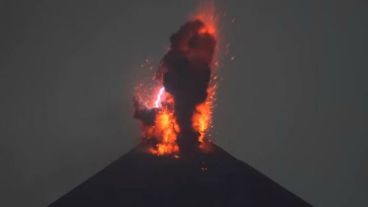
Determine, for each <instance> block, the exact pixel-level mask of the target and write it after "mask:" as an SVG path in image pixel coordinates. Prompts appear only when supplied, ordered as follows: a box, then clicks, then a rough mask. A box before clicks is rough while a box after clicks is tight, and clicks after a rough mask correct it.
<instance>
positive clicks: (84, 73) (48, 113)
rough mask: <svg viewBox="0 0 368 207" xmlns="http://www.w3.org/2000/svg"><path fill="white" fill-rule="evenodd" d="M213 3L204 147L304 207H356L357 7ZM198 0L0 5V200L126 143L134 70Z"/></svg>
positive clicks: (367, 137)
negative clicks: (227, 48)
mask: <svg viewBox="0 0 368 207" xmlns="http://www.w3.org/2000/svg"><path fill="white" fill-rule="evenodd" d="M217 2H218V5H219V6H218V8H219V9H220V11H226V13H227V16H226V17H223V18H222V22H221V24H222V31H221V32H222V34H223V38H222V39H221V40H222V41H223V43H231V55H232V56H234V57H235V60H234V61H226V62H225V63H224V66H223V67H222V68H221V69H220V77H221V81H220V82H219V91H218V101H217V106H216V109H215V118H214V123H215V129H214V131H213V139H214V140H215V142H216V143H217V144H218V145H220V146H221V147H223V148H224V149H225V150H227V151H228V152H229V153H231V154H232V155H234V156H235V157H237V158H239V159H240V160H242V161H245V162H247V163H248V164H250V165H252V166H253V167H255V168H256V169H258V170H259V171H261V172H262V173H264V174H265V175H267V176H269V177H270V178H272V179H273V180H275V181H276V182H278V183H280V184H281V185H282V186H284V187H285V188H286V189H288V190H290V191H291V192H293V193H295V194H296V195H298V196H300V197H302V198H303V199H305V200H306V201H307V202H309V203H311V204H312V205H315V206H328V207H329V206H331V207H361V206H368V197H367V196H366V195H367V193H368V187H367V186H368V177H367V175H368V71H367V70H368V61H367V56H368V39H367V37H368V21H367V20H368V12H367V7H368V4H367V3H366V1H364V0H362V1H327V0H326V1H313V2H312V1H308V0H301V1H295V0H281V1H280V0H277V1H266V0H245V1H243V0H237V1H235V0H233V1H225V0H223V1H217ZM197 3H198V1H194V0H185V1H184V0H181V1H179V0H156V1H148V0H145V1H143V0H142V1H129V2H128V1H123V0H119V1H118V0H105V1H94V0H93V1H92V0H89V1H78V0H77V1H75V0H73V1H69V0H67V1H26V0H23V1H6V0H3V1H1V2H0V25H1V30H0V31H1V32H0V92H1V93H0V94H1V99H0V117H1V118H0V166H1V168H0V169H1V170H0V206H7V207H13V206H31V207H32V206H35V207H38V206H46V205H48V204H49V203H51V202H52V201H54V200H56V199H57V198H59V197H60V196H62V195H63V194H65V193H66V192H68V191H69V190H71V189H72V188H73V187H75V186H76V185H78V184H79V183H81V182H82V181H84V180H86V179H87V178H89V177H90V176H92V175H93V174H95V173H96V172H98V171H99V170H101V169H103V168H104V167H105V166H106V165H108V164H109V163H111V162H112V161H113V160H115V159H117V158H118V157H119V156H121V155H123V154H124V153H126V152H127V151H128V150H129V149H131V148H132V147H134V146H135V145H136V144H137V143H138V142H139V124H138V122H137V121H136V120H134V119H133V103H132V96H133V92H134V86H135V85H136V84H137V83H138V81H139V80H141V79H144V78H149V77H150V76H151V75H152V74H153V71H149V70H147V68H140V64H142V63H143V62H144V60H145V59H146V58H149V60H150V61H152V62H153V63H155V64H158V62H159V60H160V59H161V57H162V56H163V55H164V53H165V51H166V50H167V47H168V45H169V37H170V35H171V34H172V33H173V32H175V31H176V30H177V29H178V28H179V26H180V25H181V24H183V23H184V22H185V21H186V20H187V18H188V16H189V15H190V14H191V12H194V11H195V8H196V6H197V5H198V4H197ZM233 18H236V19H235V22H234V23H232V21H231V20H232V19H233Z"/></svg>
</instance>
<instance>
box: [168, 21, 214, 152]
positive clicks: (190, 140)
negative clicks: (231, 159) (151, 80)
mask: <svg viewBox="0 0 368 207" xmlns="http://www.w3.org/2000/svg"><path fill="white" fill-rule="evenodd" d="M206 31H207V30H206V25H205V24H204V23H203V22H202V21H200V20H194V21H189V22H187V23H186V24H184V25H183V26H182V27H181V28H180V29H179V31H178V32H176V33H175V34H173V35H172V36H171V38H170V41H171V47H170V50H169V51H168V53H167V54H166V55H165V57H164V58H163V59H162V68H161V72H162V74H161V75H163V83H164V87H165V90H166V91H167V92H169V93H170V94H172V95H173V97H174V99H175V115H176V118H177V121H178V123H179V126H180V134H179V136H178V144H179V147H180V152H181V153H182V154H183V155H193V154H195V153H196V152H197V151H198V146H199V143H198V136H199V134H198V133H197V132H196V131H195V130H194V129H193V127H192V116H193V113H194V110H195V107H196V106H197V105H198V104H200V103H202V102H204V101H205V100H206V98H207V88H208V84H209V81H210V77H211V67H210V65H211V61H212V58H213V55H214V51H215V46H216V39H215V37H214V36H213V35H211V34H210V33H208V32H206Z"/></svg>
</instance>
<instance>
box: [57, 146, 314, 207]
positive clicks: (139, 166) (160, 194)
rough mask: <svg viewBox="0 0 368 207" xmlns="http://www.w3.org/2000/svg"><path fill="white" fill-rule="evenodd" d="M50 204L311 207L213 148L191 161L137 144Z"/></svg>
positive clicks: (222, 151) (215, 147)
mask: <svg viewBox="0 0 368 207" xmlns="http://www.w3.org/2000/svg"><path fill="white" fill-rule="evenodd" d="M50 206H51V207H59V206H89V207H91V206H129V207H130V206H151V207H154V206H160V207H162V206H201V207H203V206H229V207H232V206H257V207H259V206H285V207H286V206H287V207H291V206H298V207H299V206H301V207H302V206H311V205H310V204H308V203H306V202H305V201H303V200H302V199H300V198H299V197H297V196H296V195H294V194H292V193H290V192H289V191H287V190H286V189H284V188H283V187H281V186H280V185H278V184H277V183H275V182H273V181H272V180H271V179H269V178H267V177H266V176H264V175H262V174H261V173H260V172H258V171H256V170H255V169H253V168H252V167H250V166H249V165H247V164H245V163H244V162H241V161H239V160H237V159H235V158H234V157H232V156H231V155H229V154H228V153H227V152H225V151H224V150H222V149H221V148H219V147H217V146H214V148H213V151H212V152H211V153H208V154H201V155H199V156H196V157H195V158H194V159H184V158H179V159H175V158H171V157H155V156H152V155H149V154H146V153H144V152H143V151H142V147H141V146H138V147H137V148H135V149H133V150H131V151H130V152H129V153H127V154H126V155H124V156H122V157H121V158H119V159H118V160H116V161H115V162H113V163H112V164H110V165H109V166H107V167H106V168H105V169H103V170H102V171H100V172H99V173H97V174H96V175H94V176H93V177H91V178H90V179H88V180H87V181H85V182H84V183H82V184H81V185H79V186H77V187H76V188H74V189H73V190H72V191H70V192H69V193H67V194H66V195H64V196H63V197H61V198H60V199H58V200H56V201H55V202H54V203H52V204H51V205H50Z"/></svg>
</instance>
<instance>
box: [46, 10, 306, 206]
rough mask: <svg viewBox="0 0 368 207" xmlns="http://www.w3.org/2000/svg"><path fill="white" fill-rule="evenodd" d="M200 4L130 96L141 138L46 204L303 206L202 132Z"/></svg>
mask: <svg viewBox="0 0 368 207" xmlns="http://www.w3.org/2000/svg"><path fill="white" fill-rule="evenodd" d="M205 8H206V9H207V10H205V12H200V13H198V14H197V15H195V17H194V18H191V19H190V20H189V21H187V22H186V23H184V24H183V25H182V26H181V27H180V28H179V30H178V31H177V32H175V33H174V34H173V35H172V36H171V37H170V48H169V49H168V51H167V53H166V54H165V55H164V57H163V58H162V59H161V63H160V66H159V68H158V71H157V74H156V76H155V77H154V78H153V80H155V83H154V84H150V85H156V87H153V89H152V90H151V88H150V87H149V86H144V87H143V89H140V90H138V92H137V93H136V96H135V97H134V100H133V101H134V107H135V111H134V117H135V118H136V119H138V120H139V121H140V123H141V128H142V141H141V144H140V145H139V146H138V147H136V148H135V149H133V150H132V151H130V152H129V153H127V154H126V155H124V156H122V157H121V158H120V159H118V160H117V161H115V162H113V163H112V164H110V165H109V166H107V167H106V168H105V169H103V170H102V171H101V172H99V173H97V174H96V175H95V176H93V177H92V178H90V179H88V180H87V181H86V182H84V183H83V184H81V185H79V186H77V187H76V188H75V189H73V190H72V191H71V192H69V193H67V194H66V195H65V196H63V197H62V198H60V199H59V200H57V201H55V202H54V203H53V204H51V205H50V206H56V207H58V206H61V207H63V206H65V207H66V206H68V207H70V206H88V207H92V206H129V207H130V206H137V207H138V206H142V207H143V206H144V207H156V206H157V207H165V206H179V207H180V206H201V207H205V206H257V207H259V206H287V207H289V206H298V207H301V206H310V205H309V204H307V203H306V202H305V201H303V200H302V199H300V198H298V197H297V196H295V195H293V194H292V193H290V192H288V191H287V190H285V189H284V188H282V187H281V186H280V185H278V184H277V183H275V182H273V181H272V180H270V179H269V178H267V177H266V176H264V175H262V174H261V173H259V172H258V171H256V170H255V169H253V168H252V167H250V166H249V165H247V164H245V163H243V162H241V161H239V160H237V159H235V158H234V157H232V156H231V155H229V154H228V153H226V152H225V151H224V150H222V149H221V148H220V147H218V146H216V145H215V144H214V143H213V142H212V141H211V140H210V139H209V137H208V135H209V133H208V132H209V129H210V128H211V127H212V125H211V124H212V121H211V118H212V111H213V105H214V101H215V92H216V79H217V78H216V73H215V72H216V68H215V66H216V62H218V61H216V57H217V55H216V51H217V49H218V46H217V45H218V43H219V38H218V37H219V36H218V34H217V32H218V27H217V24H216V22H217V21H216V18H215V15H214V12H213V10H212V9H209V10H208V8H211V7H205ZM208 11H210V12H208ZM140 85H141V86H142V85H143V84H140ZM147 90H148V91H147ZM150 90H151V91H150ZM152 94H153V95H152ZM150 95H152V96H150ZM147 96H148V97H147Z"/></svg>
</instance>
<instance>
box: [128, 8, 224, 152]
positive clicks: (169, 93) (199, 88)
mask: <svg viewBox="0 0 368 207" xmlns="http://www.w3.org/2000/svg"><path fill="white" fill-rule="evenodd" d="M217 33H218V29H217V17H216V15H215V10H214V7H213V6H208V5H207V6H206V7H202V8H201V9H200V10H199V11H198V12H197V13H196V14H195V15H193V16H192V17H191V18H190V19H189V20H188V21H187V22H186V23H184V24H183V25H182V26H181V27H180V28H179V30H178V31H177V32H175V33H174V34H173V35H172V36H171V37H170V48H169V50H168V51H167V53H166V54H165V55H164V57H163V58H162V59H161V63H160V65H159V67H158V71H157V73H156V74H155V77H154V78H153V82H154V83H153V84H152V83H151V85H150V86H146V85H144V86H141V87H138V89H137V91H136V93H135V96H134V106H135V112H134V117H135V118H137V119H138V120H140V122H141V127H142V137H143V143H144V144H145V145H146V146H147V151H148V152H149V153H152V154H154V155H158V156H162V155H174V156H175V157H178V156H179V155H184V156H188V155H193V154H196V153H198V152H208V151H210V149H211V141H210V139H209V138H208V131H209V129H210V127H211V125H212V111H213V103H214V101H215V95H216V74H215V73H216V71H215V68H216V66H217V65H218V61H217V60H216V59H217V58H216V53H217V44H218V34H217ZM152 85H153V86H152Z"/></svg>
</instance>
